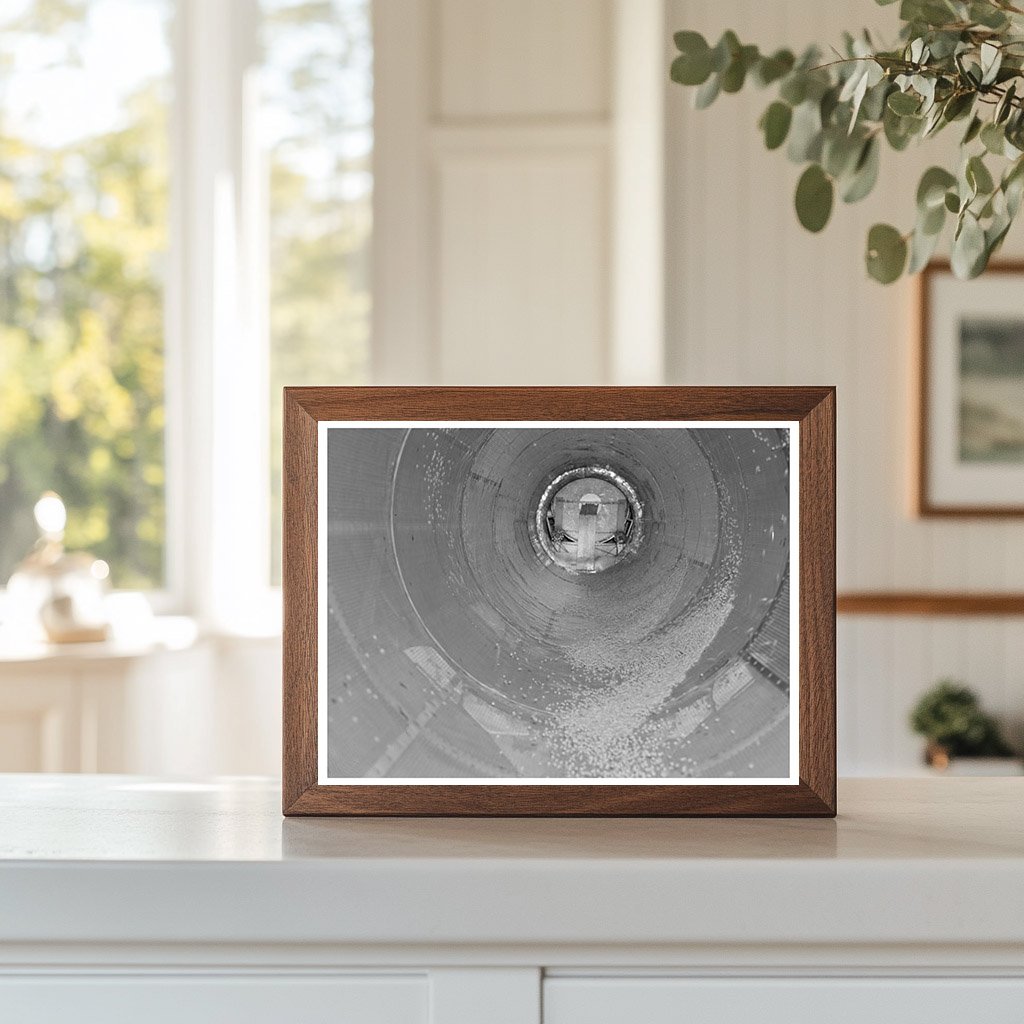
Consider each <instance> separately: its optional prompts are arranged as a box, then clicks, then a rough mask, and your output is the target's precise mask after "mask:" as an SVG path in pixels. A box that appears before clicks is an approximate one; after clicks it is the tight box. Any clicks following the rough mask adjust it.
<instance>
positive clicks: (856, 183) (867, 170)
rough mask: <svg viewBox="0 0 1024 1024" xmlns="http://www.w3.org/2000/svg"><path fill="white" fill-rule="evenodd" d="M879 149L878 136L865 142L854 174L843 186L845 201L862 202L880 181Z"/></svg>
mask: <svg viewBox="0 0 1024 1024" xmlns="http://www.w3.org/2000/svg"><path fill="white" fill-rule="evenodd" d="M879 149H880V146H879V144H878V138H877V137H876V136H873V137H872V138H870V139H868V141H867V142H865V143H864V146H863V149H862V151H861V154H860V159H859V160H858V162H857V165H856V167H855V168H854V171H853V174H852V176H851V177H850V179H849V181H848V182H847V183H846V184H845V185H844V187H843V191H842V198H843V202H844V203H857V202H860V200H861V199H863V198H864V197H865V196H866V195H868V194H869V193H870V192H871V190H872V189H873V188H874V187H875V183H876V182H877V181H878V168H879V156H878V154H879Z"/></svg>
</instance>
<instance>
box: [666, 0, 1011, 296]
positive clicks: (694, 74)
mask: <svg viewBox="0 0 1024 1024" xmlns="http://www.w3.org/2000/svg"><path fill="white" fill-rule="evenodd" d="M876 2H877V3H879V4H881V5H882V6H887V5H888V4H890V3H893V2H894V0H876ZM899 15H900V20H901V22H902V25H901V29H900V33H899V43H898V44H897V46H895V47H894V48H892V49H888V50H886V49H879V48H877V47H876V46H875V45H874V44H873V43H872V41H871V39H870V37H869V36H868V35H867V33H864V34H863V36H862V37H861V38H858V39H855V38H854V37H853V36H851V35H849V34H847V35H846V36H845V37H844V38H845V41H844V45H843V47H842V48H841V49H840V48H836V47H832V48H831V49H832V52H833V53H834V54H835V56H836V59H835V60H829V61H826V62H823V61H822V60H821V52H820V51H819V50H818V49H817V48H816V47H812V48H811V49H809V50H807V51H806V52H805V53H803V54H802V55H801V56H800V57H799V58H798V57H797V56H796V55H794V54H793V53H792V52H791V51H789V50H779V51H777V52H775V53H771V54H762V53H761V51H760V50H759V49H758V47H756V46H752V45H749V44H746V45H745V44H743V43H741V42H740V40H739V39H738V38H737V36H736V34H735V33H734V32H725V33H724V34H723V35H722V37H721V38H720V39H719V41H718V42H717V44H716V45H714V46H711V45H709V44H708V42H707V40H705V39H704V37H703V36H701V35H700V34H698V33H696V32H678V33H676V36H675V41H676V46H677V48H678V50H679V56H678V57H676V59H675V60H674V61H673V64H672V72H671V74H672V78H673V80H674V81H676V82H679V83H680V84H682V85H687V86H694V87H696V88H697V92H696V105H697V106H698V107H699V108H704V107H708V106H710V105H711V104H712V103H713V102H714V101H715V100H716V98H717V97H718V96H719V95H720V94H721V93H733V92H738V91H739V90H740V89H742V88H744V86H745V85H746V84H747V83H748V82H753V83H755V84H757V85H759V86H761V87H772V88H773V89H774V91H775V92H776V97H775V99H774V100H773V101H772V102H771V103H769V105H768V107H767V109H766V110H765V111H764V114H763V115H762V116H761V119H760V121H759V128H760V129H761V131H762V133H763V135H764V141H765V145H766V147H767V148H768V149H772V150H773V149H779V148H781V147H783V146H785V149H786V155H787V156H788V157H789V159H790V160H792V161H793V162H794V163H797V164H801V165H804V170H803V173H802V174H801V175H800V180H799V181H798V183H797V188H796V195H795V206H796V214H797V218H798V219H799V221H800V223H801V224H802V225H803V226H804V227H805V228H807V229H808V230H809V231H820V230H822V229H823V228H824V227H825V225H826V224H827V223H828V221H829V219H830V217H831V214H832V210H833V206H834V203H835V198H836V195H837V194H838V196H839V197H840V198H841V199H842V200H843V201H844V202H847V203H853V202H858V201H860V200H861V199H863V198H864V197H865V196H867V195H868V194H869V193H870V192H871V190H872V189H873V188H874V186H875V184H876V181H877V179H878V174H879V151H880V149H881V147H882V145H883V144H887V145H888V146H890V147H891V148H892V149H894V150H896V151H898V152H899V151H902V150H904V149H906V148H907V146H908V145H909V144H910V143H911V142H918V141H921V140H923V139H926V138H928V137H930V136H932V135H935V134H937V133H938V132H940V131H942V130H943V129H945V128H946V127H947V126H949V125H950V124H952V123H953V122H956V121H960V122H962V123H963V125H964V129H965V130H964V134H963V138H962V140H961V146H960V150H961V159H960V162H959V164H958V166H957V167H955V168H951V169H947V168H943V167H931V168H929V169H928V170H927V171H926V172H925V174H924V175H923V176H922V178H921V181H920V184H919V185H918V189H917V196H916V203H915V207H916V210H915V213H916V216H915V223H914V226H913V228H911V229H910V230H909V231H906V232H903V231H898V230H897V229H896V228H894V227H891V226H890V225H887V224H876V225H875V226H874V227H873V228H872V229H871V230H870V231H869V232H868V244H867V251H866V265H867V270H868V273H869V274H870V275H871V276H872V277H874V278H875V279H876V280H878V281H881V282H882V283H889V282H891V281H895V280H896V279H897V278H898V277H900V276H901V275H902V274H903V273H904V271H909V272H910V273H916V272H917V271H918V270H920V269H922V268H923V267H924V266H925V265H926V264H927V262H928V261H929V260H930V259H931V257H932V254H933V253H934V252H935V249H936V247H937V245H938V242H939V240H940V238H941V235H942V232H943V229H944V228H945V227H946V226H947V221H949V220H952V221H953V223H954V232H953V246H952V265H953V269H954V271H955V272H956V273H957V274H958V275H959V276H961V277H974V276H976V275H977V274H980V273H981V272H982V271H983V270H984V269H985V267H986V265H987V264H988V261H989V259H990V257H991V256H992V254H993V253H994V252H996V251H997V250H998V249H999V247H1000V246H1001V245H1002V243H1003V240H1004V238H1005V237H1006V233H1007V231H1008V230H1009V227H1010V225H1011V224H1012V222H1013V221H1014V218H1015V217H1016V216H1017V213H1018V211H1019V210H1020V207H1021V202H1022V196H1024V68H1022V64H1024V22H1022V21H1021V20H1015V19H1024V9H1021V8H1020V7H1018V6H1017V5H1016V4H1014V3H1012V2H1010V0H988V2H987V3H986V2H984V0H973V2H968V0H902V2H901V3H900V8H899ZM982 112H984V114H983V116H982ZM989 164H991V165H992V166H991V167H990V166H989Z"/></svg>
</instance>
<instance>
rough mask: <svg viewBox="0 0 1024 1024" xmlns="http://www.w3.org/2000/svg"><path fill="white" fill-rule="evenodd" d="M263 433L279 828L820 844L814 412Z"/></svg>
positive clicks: (730, 402) (379, 409)
mask: <svg viewBox="0 0 1024 1024" xmlns="http://www.w3.org/2000/svg"><path fill="white" fill-rule="evenodd" d="M284 415H285V421H284V452H285V454H284V577H283V579H284V812H285V814H344V815H634V816H641V815H816V816H831V815H834V814H835V454H834V449H835V393H834V390H833V389H832V388H288V389H286V390H285V413H284Z"/></svg>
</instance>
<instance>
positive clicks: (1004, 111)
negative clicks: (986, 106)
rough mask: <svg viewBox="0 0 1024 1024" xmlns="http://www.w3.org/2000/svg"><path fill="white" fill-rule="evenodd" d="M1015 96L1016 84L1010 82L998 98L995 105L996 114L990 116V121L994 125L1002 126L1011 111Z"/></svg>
mask: <svg viewBox="0 0 1024 1024" xmlns="http://www.w3.org/2000/svg"><path fill="white" fill-rule="evenodd" d="M1016 96H1017V83H1016V82H1011V83H1010V84H1009V85H1008V86H1007V87H1006V91H1005V92H1004V93H1003V95H1002V96H1001V97H1000V99H999V102H998V103H997V104H996V112H995V114H993V115H992V120H993V121H995V122H996V124H1002V123H1003V122H1004V121H1005V120H1006V119H1007V118H1008V117H1009V116H1010V113H1011V112H1012V110H1013V101H1014V99H1015V98H1016Z"/></svg>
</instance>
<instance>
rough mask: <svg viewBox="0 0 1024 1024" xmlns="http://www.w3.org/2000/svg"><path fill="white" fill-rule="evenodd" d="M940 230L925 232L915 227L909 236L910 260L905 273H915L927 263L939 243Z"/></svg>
mask: <svg viewBox="0 0 1024 1024" xmlns="http://www.w3.org/2000/svg"><path fill="white" fill-rule="evenodd" d="M940 237H941V231H935V232H931V233H929V232H926V231H923V230H921V228H920V227H918V228H915V230H914V233H913V235H911V237H910V261H909V263H908V264H907V273H908V274H916V273H918V272H919V271H921V270H924V268H925V267H926V266H927V265H928V263H929V262H930V261H931V258H932V256H934V255H935V250H936V248H937V247H938V244H939V238H940Z"/></svg>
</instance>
